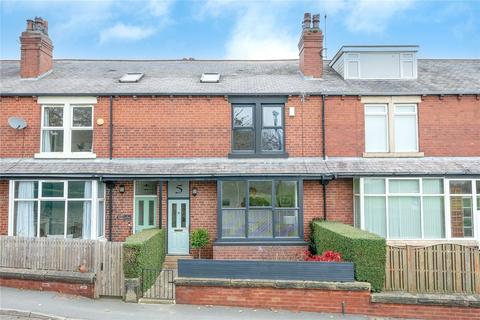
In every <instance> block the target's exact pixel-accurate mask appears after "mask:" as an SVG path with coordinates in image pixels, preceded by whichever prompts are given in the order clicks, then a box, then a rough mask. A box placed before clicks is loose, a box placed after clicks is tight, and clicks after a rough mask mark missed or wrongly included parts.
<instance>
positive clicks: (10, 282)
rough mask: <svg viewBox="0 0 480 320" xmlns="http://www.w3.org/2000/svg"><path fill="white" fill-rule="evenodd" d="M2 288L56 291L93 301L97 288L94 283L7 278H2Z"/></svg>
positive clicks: (0, 284)
mask: <svg viewBox="0 0 480 320" xmlns="http://www.w3.org/2000/svg"><path fill="white" fill-rule="evenodd" d="M0 286H3V287H12V288H18V289H27V290H40V291H55V292H60V293H65V294H73V295H77V296H84V297H87V298H92V299H93V298H94V290H95V286H94V284H93V283H88V284H82V283H66V282H59V281H39V280H25V279H7V278H0Z"/></svg>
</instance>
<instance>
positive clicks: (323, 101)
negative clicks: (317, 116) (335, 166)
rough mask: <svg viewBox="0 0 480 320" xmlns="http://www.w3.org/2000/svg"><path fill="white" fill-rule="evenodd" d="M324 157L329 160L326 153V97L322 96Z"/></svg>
mask: <svg viewBox="0 0 480 320" xmlns="http://www.w3.org/2000/svg"><path fill="white" fill-rule="evenodd" d="M322 156H323V160H327V152H326V125H325V95H324V94H322Z"/></svg>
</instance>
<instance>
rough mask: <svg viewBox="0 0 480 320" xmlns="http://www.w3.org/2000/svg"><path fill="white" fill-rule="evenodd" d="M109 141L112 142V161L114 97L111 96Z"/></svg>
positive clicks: (111, 152) (110, 147)
mask: <svg viewBox="0 0 480 320" xmlns="http://www.w3.org/2000/svg"><path fill="white" fill-rule="evenodd" d="M109 141H110V146H109V149H110V160H112V158H113V96H110V128H109Z"/></svg>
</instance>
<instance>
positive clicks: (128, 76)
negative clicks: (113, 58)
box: [118, 72, 143, 83]
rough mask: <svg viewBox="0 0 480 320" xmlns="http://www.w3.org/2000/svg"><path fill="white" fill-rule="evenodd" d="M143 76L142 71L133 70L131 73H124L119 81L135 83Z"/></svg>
mask: <svg viewBox="0 0 480 320" xmlns="http://www.w3.org/2000/svg"><path fill="white" fill-rule="evenodd" d="M142 78H143V73H139V72H133V73H125V74H124V75H123V76H122V77H121V78H120V79H118V81H119V82H122V83H135V82H138V81H140V79H142Z"/></svg>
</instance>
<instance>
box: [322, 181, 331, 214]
mask: <svg viewBox="0 0 480 320" xmlns="http://www.w3.org/2000/svg"><path fill="white" fill-rule="evenodd" d="M329 181H330V180H327V179H325V178H323V179H322V181H320V183H321V184H322V191H323V220H324V221H327V184H328V182H329Z"/></svg>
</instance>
